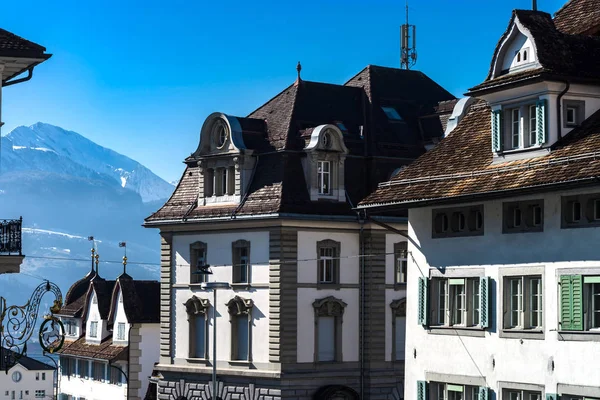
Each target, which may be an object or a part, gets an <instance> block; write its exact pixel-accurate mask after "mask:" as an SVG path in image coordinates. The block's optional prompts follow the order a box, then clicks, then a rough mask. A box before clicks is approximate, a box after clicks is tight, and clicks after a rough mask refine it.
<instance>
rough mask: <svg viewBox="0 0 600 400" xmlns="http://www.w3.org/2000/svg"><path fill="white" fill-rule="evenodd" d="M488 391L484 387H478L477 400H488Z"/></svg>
mask: <svg viewBox="0 0 600 400" xmlns="http://www.w3.org/2000/svg"><path fill="white" fill-rule="evenodd" d="M489 393H490V391H489V389H488V388H486V387H484V386H480V387H479V395H478V396H477V400H488V399H489Z"/></svg>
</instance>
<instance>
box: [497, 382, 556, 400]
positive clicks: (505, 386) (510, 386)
mask: <svg viewBox="0 0 600 400" xmlns="http://www.w3.org/2000/svg"><path fill="white" fill-rule="evenodd" d="M505 390H525V391H528V392H540V393H541V395H540V398H541V399H545V398H546V394H545V393H546V392H545V390H544V385H536V384H531V383H518V382H506V381H498V393H496V399H497V400H504V391H505Z"/></svg>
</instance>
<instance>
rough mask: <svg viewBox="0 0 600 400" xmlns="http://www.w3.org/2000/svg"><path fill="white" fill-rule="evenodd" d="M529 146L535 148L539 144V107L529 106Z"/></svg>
mask: <svg viewBox="0 0 600 400" xmlns="http://www.w3.org/2000/svg"><path fill="white" fill-rule="evenodd" d="M527 117H528V120H529V133H528V135H529V146H535V145H536V144H537V105H536V104H530V105H529V115H528V116H527Z"/></svg>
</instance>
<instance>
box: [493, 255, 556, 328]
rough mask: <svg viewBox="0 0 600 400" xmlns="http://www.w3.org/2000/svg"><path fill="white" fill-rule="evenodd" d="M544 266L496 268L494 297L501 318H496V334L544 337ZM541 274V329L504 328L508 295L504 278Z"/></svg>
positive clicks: (545, 311)
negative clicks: (495, 292)
mask: <svg viewBox="0 0 600 400" xmlns="http://www.w3.org/2000/svg"><path fill="white" fill-rule="evenodd" d="M545 269H546V268H545V266H518V267H504V268H499V269H498V281H497V285H498V290H497V295H496V298H497V299H498V306H500V307H501V308H500V312H499V314H498V315H500V316H502V318H497V327H498V334H499V336H500V337H501V338H507V339H535V340H543V339H544V338H545V329H546V326H547V325H546V317H547V314H548V313H547V307H546V293H547V285H546V279H545V275H546V273H545ZM536 275H537V276H541V279H542V328H541V330H532V329H509V328H504V327H505V326H506V324H505V319H506V318H509V315H508V307H509V306H508V303H507V302H508V295H506V293H505V290H506V287H505V286H506V280H507V279H508V278H511V277H523V276H525V277H526V276H536ZM523 304H525V293H523Z"/></svg>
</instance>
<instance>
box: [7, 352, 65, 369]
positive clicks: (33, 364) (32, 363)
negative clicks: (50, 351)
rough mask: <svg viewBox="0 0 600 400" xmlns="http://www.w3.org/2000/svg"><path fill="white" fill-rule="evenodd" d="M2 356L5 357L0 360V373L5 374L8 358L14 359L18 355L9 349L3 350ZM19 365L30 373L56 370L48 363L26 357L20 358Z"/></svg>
mask: <svg viewBox="0 0 600 400" xmlns="http://www.w3.org/2000/svg"><path fill="white" fill-rule="evenodd" d="M2 355H3V356H4V357H3V358H0V373H4V370H5V369H6V358H8V357H9V356H10V357H11V359H12V358H13V357H14V356H15V355H16V353H15V352H14V351H12V350H9V349H7V348H3V349H2ZM17 364H20V365H21V366H22V367H23V368H25V369H27V370H29V371H49V370H54V369H55V368H54V367H52V366H50V365H48V364H46V363H43V362H41V361H38V360H35V359H33V358H31V357H28V356H26V355H23V356H20V358H19V359H18V360H17ZM10 365H11V363H9V366H10Z"/></svg>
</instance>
